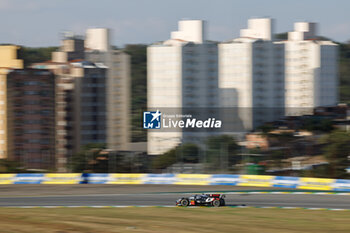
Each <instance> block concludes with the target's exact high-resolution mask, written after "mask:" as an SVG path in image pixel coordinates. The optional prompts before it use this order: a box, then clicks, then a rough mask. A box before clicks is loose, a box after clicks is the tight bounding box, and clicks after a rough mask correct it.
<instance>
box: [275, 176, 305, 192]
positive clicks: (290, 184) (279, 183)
mask: <svg viewBox="0 0 350 233" xmlns="http://www.w3.org/2000/svg"><path fill="white" fill-rule="evenodd" d="M298 185H299V177H289V176H276V177H275V179H274V180H273V187H280V188H293V189H295V188H296V187H297V186H298Z"/></svg>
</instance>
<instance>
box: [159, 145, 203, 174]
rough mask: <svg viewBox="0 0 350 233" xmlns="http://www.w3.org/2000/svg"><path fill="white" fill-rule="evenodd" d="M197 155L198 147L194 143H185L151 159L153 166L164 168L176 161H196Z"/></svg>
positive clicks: (198, 153)
mask: <svg viewBox="0 0 350 233" xmlns="http://www.w3.org/2000/svg"><path fill="white" fill-rule="evenodd" d="M199 155H200V148H199V147H198V146H197V145H196V144H192V143H186V144H183V145H180V146H177V147H176V148H173V149H171V150H169V151H167V152H165V153H164V154H162V155H159V156H158V157H157V158H155V159H154V161H153V168H155V169H164V168H167V167H169V166H171V165H173V164H174V163H176V162H183V163H198V162H199Z"/></svg>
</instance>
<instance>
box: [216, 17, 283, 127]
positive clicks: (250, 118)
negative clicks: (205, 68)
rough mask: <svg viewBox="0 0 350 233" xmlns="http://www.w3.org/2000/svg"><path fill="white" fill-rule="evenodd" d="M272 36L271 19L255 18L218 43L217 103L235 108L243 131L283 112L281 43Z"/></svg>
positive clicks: (274, 118)
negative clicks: (235, 33)
mask: <svg viewBox="0 0 350 233" xmlns="http://www.w3.org/2000/svg"><path fill="white" fill-rule="evenodd" d="M273 37H274V21H273V19H270V18H256V19H250V20H249V21H248V28H247V29H243V30H241V32H240V37H239V38H236V39H233V40H231V41H227V42H223V43H220V44H219V88H220V103H221V106H222V107H228V108H237V110H238V113H239V119H240V121H241V123H242V124H243V126H244V128H245V129H246V130H251V129H254V128H256V127H257V126H259V125H261V124H262V123H264V122H267V121H272V120H276V119H278V118H280V117H281V116H283V114H284V45H283V44H277V43H275V42H274V38H273Z"/></svg>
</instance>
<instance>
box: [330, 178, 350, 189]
mask: <svg viewBox="0 0 350 233" xmlns="http://www.w3.org/2000/svg"><path fill="white" fill-rule="evenodd" d="M332 188H333V191H347V192H350V180H335V182H334V183H333V185H332Z"/></svg>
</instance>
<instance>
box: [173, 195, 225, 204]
mask: <svg viewBox="0 0 350 233" xmlns="http://www.w3.org/2000/svg"><path fill="white" fill-rule="evenodd" d="M224 198H225V195H224V194H201V195H194V196H191V197H188V198H185V197H183V198H180V199H178V200H177V201H176V205H177V206H214V207H219V206H225V199H224Z"/></svg>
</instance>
